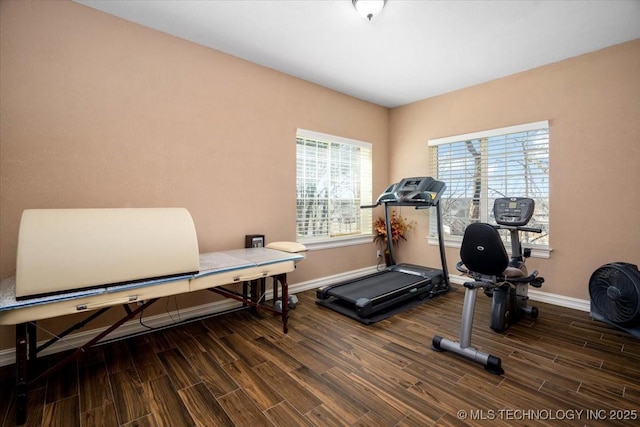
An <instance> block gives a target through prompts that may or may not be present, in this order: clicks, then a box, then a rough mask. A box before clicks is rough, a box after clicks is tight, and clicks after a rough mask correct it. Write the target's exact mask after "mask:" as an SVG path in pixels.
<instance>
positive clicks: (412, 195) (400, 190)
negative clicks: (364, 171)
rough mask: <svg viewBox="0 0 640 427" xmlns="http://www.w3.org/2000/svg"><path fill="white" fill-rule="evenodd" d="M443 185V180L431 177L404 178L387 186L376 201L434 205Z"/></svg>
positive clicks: (442, 189)
mask: <svg viewBox="0 0 640 427" xmlns="http://www.w3.org/2000/svg"><path fill="white" fill-rule="evenodd" d="M445 187H446V186H445V184H444V183H443V182H441V181H437V180H435V179H433V178H431V177H414V178H404V179H402V180H401V181H400V182H398V183H396V184H393V185H391V186H389V188H387V189H386V190H385V192H384V193H382V194H381V195H380V197H378V203H388V204H394V205H399V206H434V205H435V204H436V203H437V202H438V200H439V199H440V195H441V194H442V193H443V192H444V189H445Z"/></svg>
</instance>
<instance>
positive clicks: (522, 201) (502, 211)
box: [493, 197, 535, 227]
mask: <svg viewBox="0 0 640 427" xmlns="http://www.w3.org/2000/svg"><path fill="white" fill-rule="evenodd" d="M534 207H535V203H534V201H533V199H529V198H526V197H503V198H501V199H496V201H495V202H494V204H493V215H494V216H495V218H496V223H498V224H500V225H513V226H516V227H519V226H523V225H527V224H528V223H529V220H531V217H532V216H533V209H534Z"/></svg>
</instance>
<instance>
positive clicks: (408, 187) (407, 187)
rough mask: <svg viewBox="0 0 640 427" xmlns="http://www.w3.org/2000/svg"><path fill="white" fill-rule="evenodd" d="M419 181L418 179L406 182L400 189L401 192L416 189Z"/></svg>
mask: <svg viewBox="0 0 640 427" xmlns="http://www.w3.org/2000/svg"><path fill="white" fill-rule="evenodd" d="M420 182H421V181H420V180H419V179H414V180H411V181H407V182H405V183H404V186H403V187H402V189H403V190H415V189H417V188H418V186H419V185H420Z"/></svg>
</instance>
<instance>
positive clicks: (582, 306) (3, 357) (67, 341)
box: [0, 266, 590, 366]
mask: <svg viewBox="0 0 640 427" xmlns="http://www.w3.org/2000/svg"><path fill="white" fill-rule="evenodd" d="M376 271H377V268H376V267H375V266H372V267H367V268H362V269H359V270H352V271H348V272H346V273H340V274H335V275H332V276H326V277H322V278H320V279H314V280H308V281H306V282H300V283H297V284H294V285H289V294H295V293H297V292H303V291H308V290H312V289H317V288H320V287H322V286H327V285H332V284H334V283H339V282H343V281H347V280H351V279H354V278H357V277H361V276H364V275H366V274H372V273H375V272H376ZM450 280H451V283H454V284H458V285H462V284H463V283H464V281H465V278H464V277H463V276H458V275H450ZM529 297H530V298H531V300H533V301H540V302H545V303H549V304H553V305H558V306H561V307H567V308H572V309H575V310H580V311H589V308H590V302H589V301H588V300H581V299H578V298H572V297H566V296H563V295H555V294H550V293H547V292H540V291H537V290H534V289H532V290H530V291H529ZM272 298H273V293H272V291H268V292H267V295H266V299H267V300H269V299H272ZM241 305H242V304H241V303H240V302H236V301H234V300H229V299H226V300H221V301H216V302H213V303H209V304H203V305H199V306H195V307H189V308H186V309H181V310H179V311H172V312H167V313H163V314H158V315H156V316H151V317H146V318H144V324H145V325H147V326H149V327H151V328H160V327H164V326H167V325H170V324H172V323H176V321H180V320H185V319H192V318H198V317H202V316H207V315H214V314H217V313H222V312H225V311H229V310H233V309H237V308H239V307H241ZM104 329H106V328H98V329H92V330H89V331H84V332H78V333H76V334H71V335H68V336H67V337H66V338H64V340H60V341H58V342H56V343H55V344H53V345H51V346H50V347H48V348H47V349H45V350H43V351H42V352H41V353H40V354H39V355H38V356H45V355H48V354H53V353H58V352H60V351H64V350H69V349H72V348H77V347H80V346H81V345H83V344H85V343H86V342H88V341H89V340H90V339H91V338H93V337H94V336H96V335H98V334H99V333H100V332H102V331H103V330H104ZM146 331H148V328H145V327H144V326H142V325H141V324H140V322H139V321H138V320H130V321H128V322H126V323H124V324H123V325H122V326H120V327H119V328H118V329H116V330H115V331H113V332H112V333H111V334H110V335H109V336H107V338H106V339H107V340H113V339H117V338H121V337H125V336H129V335H133V334H137V333H141V332H146ZM44 342H45V341H42V342H39V343H38V345H42V344H44ZM15 361H16V358H15V349H14V348H8V349H4V350H2V351H0V366H5V365H10V364H12V363H15Z"/></svg>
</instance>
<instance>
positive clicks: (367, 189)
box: [296, 128, 373, 250]
mask: <svg viewBox="0 0 640 427" xmlns="http://www.w3.org/2000/svg"><path fill="white" fill-rule="evenodd" d="M300 139H305V140H312V141H317V142H324V143H328V144H341V145H348V146H352V147H359V148H363V149H366V150H368V155H367V156H366V158H367V159H368V165H366V167H367V168H368V170H366V171H363V172H361V174H360V179H361V180H362V179H366V180H368V183H367V182H364V183H362V184H361V185H362V186H363V187H364V190H363V189H362V188H361V189H360V191H361V192H362V195H361V198H360V204H361V205H371V204H372V203H373V202H372V199H373V144H371V143H369V142H365V141H360V140H356V139H351V138H345V137H341V136H336V135H330V134H325V133H321V132H316V131H311V130H306V129H300V128H298V129H297V130H296V241H297V242H299V243H303V244H304V245H305V246H306V247H307V249H309V250H319V249H329V248H335V247H343V246H351V245H359V244H365V243H371V242H372V239H373V213H372V212H371V211H372V210H371V209H362V210H361V212H362V214H361V219H360V225H359V228H360V230H361V232H360V233H358V234H347V235H341V236H331V235H323V236H315V237H304V236H302V237H301V235H299V234H298V231H299V225H298V222H299V218H298V204H299V201H300V200H301V199H299V198H298V188H299V182H300V179H301V178H300V175H299V174H300V171H299V169H298V163H299V161H300V158H299V153H298V144H299V142H298V141H299V140H300ZM360 159H362V157H361V158H360ZM367 211H368V212H367Z"/></svg>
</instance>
